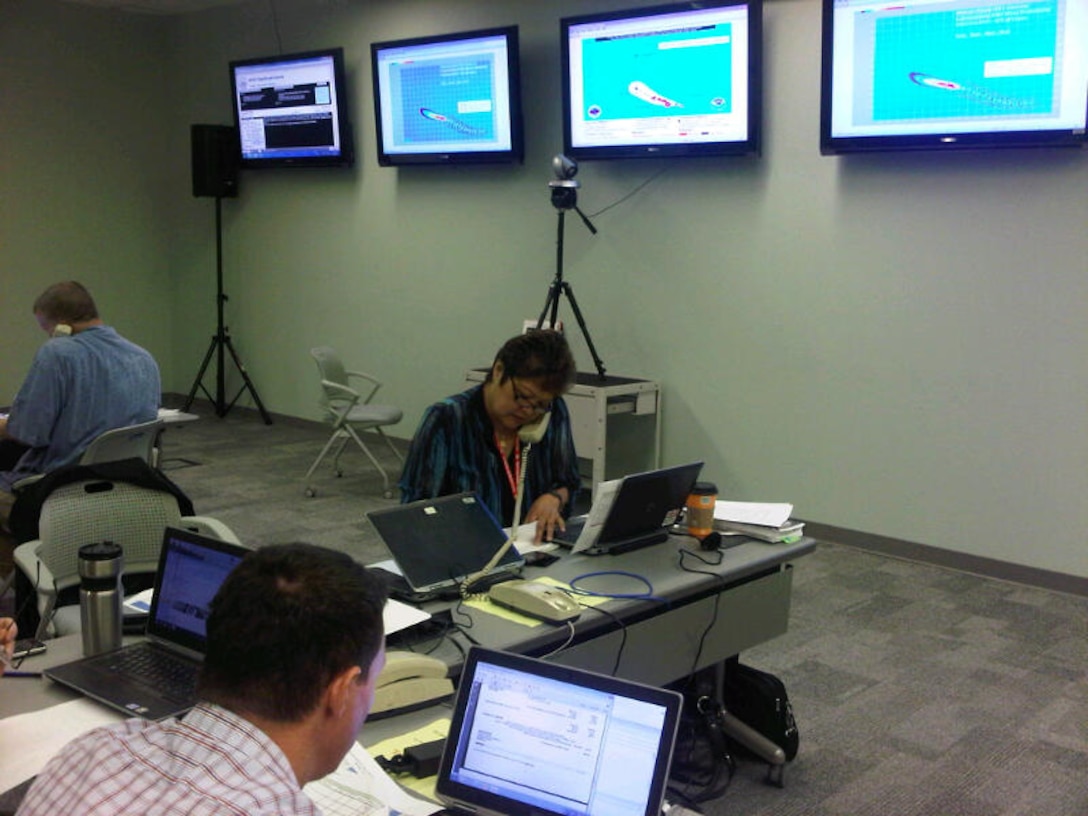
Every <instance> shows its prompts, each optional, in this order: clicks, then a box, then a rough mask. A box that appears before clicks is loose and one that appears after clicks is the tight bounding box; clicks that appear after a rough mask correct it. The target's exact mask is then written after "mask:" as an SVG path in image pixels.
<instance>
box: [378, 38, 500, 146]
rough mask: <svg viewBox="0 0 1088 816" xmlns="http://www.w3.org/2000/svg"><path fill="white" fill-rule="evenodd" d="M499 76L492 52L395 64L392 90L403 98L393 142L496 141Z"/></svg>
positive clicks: (395, 114)
mask: <svg viewBox="0 0 1088 816" xmlns="http://www.w3.org/2000/svg"><path fill="white" fill-rule="evenodd" d="M494 76H495V59H494V56H493V55H491V54H481V55H473V56H468V57H462V58H450V59H433V60H426V59H422V60H414V61H411V62H403V63H393V64H391V65H390V67H389V82H390V87H391V89H392V91H393V98H394V99H399V100H400V104H399V105H398V106H397V108H396V109H395V110H394V111H393V134H394V135H393V138H394V139H396V140H397V141H398V142H402V143H403V144H419V143H427V144H433V143H434V142H455V141H469V140H471V141H481V140H484V141H491V140H493V139H494V138H495V123H494V118H493V116H492V113H493V111H494V107H495V106H494V102H493V101H492V97H493V93H492V86H493V84H494V83H493V78H494Z"/></svg>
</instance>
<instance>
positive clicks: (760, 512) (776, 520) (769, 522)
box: [714, 499, 793, 527]
mask: <svg viewBox="0 0 1088 816" xmlns="http://www.w3.org/2000/svg"><path fill="white" fill-rule="evenodd" d="M792 512H793V505H792V504H785V503H775V502H735V501H722V500H721V499H719V500H718V501H717V502H715V504H714V518H715V519H716V520H718V521H739V522H740V523H742V524H759V525H761V526H763V527H781V526H782V525H783V524H785V523H786V522H787V521H789V518H790V514H791V513H792Z"/></svg>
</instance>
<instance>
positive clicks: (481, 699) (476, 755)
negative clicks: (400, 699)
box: [435, 647, 683, 816]
mask: <svg viewBox="0 0 1088 816" xmlns="http://www.w3.org/2000/svg"><path fill="white" fill-rule="evenodd" d="M682 704H683V698H682V697H681V696H680V694H679V693H677V692H675V691H670V690H668V689H662V688H654V687H651V686H644V685H642V684H639V683H633V682H631V681H628V680H621V679H619V678H615V677H608V676H605V675H601V674H595V673H592V672H587V671H583V670H581V669H575V668H571V667H570V666H562V665H559V664H556V663H549V662H545V661H543V660H537V659H535V658H530V657H523V656H521V655H516V654H512V653H509V652H497V651H492V650H489V649H481V648H480V647H473V648H472V649H471V650H470V651H469V655H468V659H467V661H466V663H465V667H464V669H463V670H462V672H461V679H460V681H459V683H458V688H457V697H456V702H455V704H454V710H453V716H452V722H451V723H450V731H449V736H448V738H447V739H446V745H445V749H444V751H443V753H442V762H441V764H440V766H439V770H438V781H437V783H436V787H435V792H436V793H437V795H438V798H439V799H440V800H441V801H442V803H443V804H445V805H446V806H447V808H449V809H450V810H452V811H453V812H454V813H458V814H462V813H471V814H476V815H477V816H479V814H485V815H486V816H498V814H502V815H503V816H541V814H545V815H547V814H554V816H660V813H661V804H662V800H663V797H664V794H665V785H666V782H667V780H668V775H669V765H670V763H671V761H672V752H673V746H674V744H675V740H676V729H677V724H678V722H679V717H680V709H681V706H682Z"/></svg>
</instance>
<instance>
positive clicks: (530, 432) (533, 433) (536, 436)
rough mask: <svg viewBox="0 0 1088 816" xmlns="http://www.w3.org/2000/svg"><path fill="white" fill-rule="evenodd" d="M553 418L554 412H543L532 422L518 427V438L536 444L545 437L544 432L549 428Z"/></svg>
mask: <svg viewBox="0 0 1088 816" xmlns="http://www.w3.org/2000/svg"><path fill="white" fill-rule="evenodd" d="M551 418H552V412H551V411H548V412H546V413H543V414H541V415H540V416H539V417H538V418H537V419H534V420H533V421H532V422H529V423H526V424H525V425H522V426H521V427H520V428H518V438H519V439H520V440H521V441H522V442H525V443H527V444H529V445H535V444H536V443H537V442H539V441H540V440H541V439H543V438H544V432H545V431H547V430H548V422H549V420H551Z"/></svg>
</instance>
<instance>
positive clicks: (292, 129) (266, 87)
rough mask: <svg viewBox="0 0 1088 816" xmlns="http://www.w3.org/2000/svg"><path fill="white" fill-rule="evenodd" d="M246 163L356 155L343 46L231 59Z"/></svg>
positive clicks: (305, 162) (339, 160) (284, 163)
mask: <svg viewBox="0 0 1088 816" xmlns="http://www.w3.org/2000/svg"><path fill="white" fill-rule="evenodd" d="M230 81H231V90H232V92H233V94H234V105H233V107H234V123H235V125H236V126H237V128H238V141H239V149H240V164H241V166H242V167H248V168H257V167H306V166H325V167H328V166H344V167H349V166H351V165H352V164H353V163H354V161H355V150H354V143H353V138H352V131H351V120H350V117H349V115H348V103H347V89H346V87H345V84H344V52H343V49H342V48H330V49H326V50H323V51H307V52H304V53H298V54H286V55H280V56H274V57H261V58H256V59H245V60H236V61H234V62H232V63H230Z"/></svg>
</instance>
